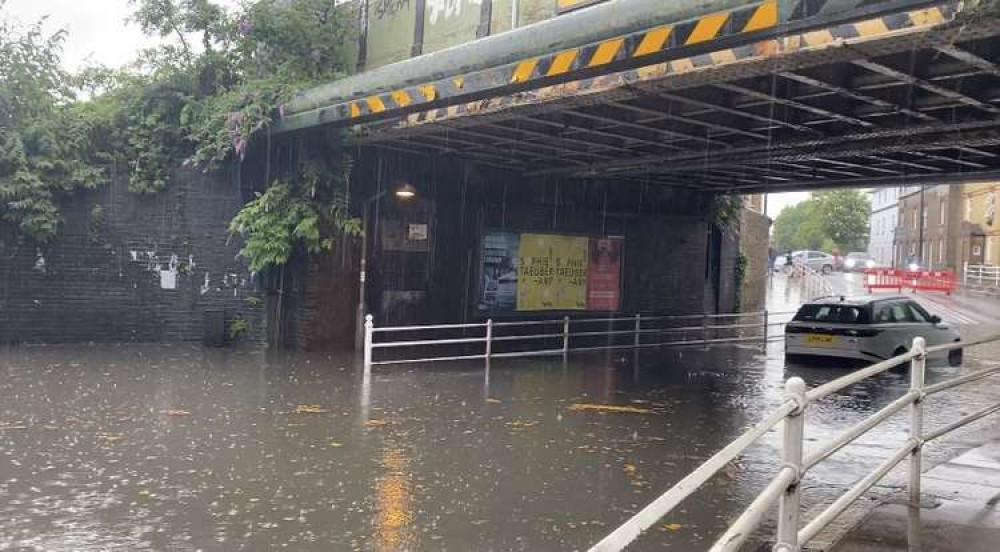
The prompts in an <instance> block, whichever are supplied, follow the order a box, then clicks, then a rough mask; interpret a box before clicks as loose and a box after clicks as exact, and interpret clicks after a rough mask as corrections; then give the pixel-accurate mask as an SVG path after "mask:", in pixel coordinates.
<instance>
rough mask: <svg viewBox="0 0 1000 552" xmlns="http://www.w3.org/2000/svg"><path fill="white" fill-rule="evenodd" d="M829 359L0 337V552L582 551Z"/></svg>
mask: <svg viewBox="0 0 1000 552" xmlns="http://www.w3.org/2000/svg"><path fill="white" fill-rule="evenodd" d="M997 352H998V351H996V350H992V351H991V350H983V351H982V352H977V351H972V352H970V353H969V354H968V357H969V360H968V362H967V366H966V367H965V368H948V367H943V366H942V367H934V368H932V369H931V371H930V374H929V377H928V379H929V381H930V382H934V381H937V380H939V379H941V378H943V377H949V376H952V375H956V374H958V373H961V372H962V371H963V370H969V369H972V368H973V367H975V366H981V365H982V364H983V363H987V362H990V361H989V360H983V359H988V358H991V357H992V358H1000V357H997V354H996V353H997ZM843 373H845V371H844V370H843V369H837V368H824V367H810V368H794V367H790V368H786V367H785V366H784V363H783V361H782V353H781V348H780V344H772V345H770V346H769V347H768V348H767V349H764V348H760V347H750V346H747V347H743V346H740V347H737V346H725V347H716V348H713V349H712V350H710V351H703V350H699V349H689V350H675V351H666V352H660V353H657V354H650V355H649V356H642V357H641V358H640V359H639V362H638V364H636V363H635V362H634V359H633V358H632V357H631V355H630V354H626V355H624V356H622V355H620V354H617V353H616V354H613V355H612V354H603V353H601V354H594V355H592V356H581V357H572V358H571V359H570V362H569V363H568V364H563V363H562V361H561V360H551V361H549V360H522V361H509V362H496V361H495V362H493V364H492V366H491V367H490V368H489V369H488V370H486V369H485V367H484V366H483V365H480V364H453V365H435V366H412V367H408V368H392V367H382V368H376V370H375V371H374V373H373V374H372V376H371V377H370V378H369V379H367V380H366V379H365V378H364V377H363V375H362V373H361V372H360V371H359V370H358V369H356V368H355V367H354V364H353V361H352V360H351V359H349V358H338V357H329V356H326V355H304V354H302V355H269V354H266V353H264V352H262V351H256V350H237V351H219V350H205V349H201V348H198V347H193V346H161V345H128V346H66V347H62V346H60V347H21V348H14V349H8V350H5V351H2V352H0V549H2V550H44V551H47V552H48V551H52V552H57V551H81V552H83V551H98V550H100V551H105V550H113V551H117V550H129V551H132V550H171V551H173V550H176V551H194V550H277V549H288V550H303V551H308V550H374V551H401V550H457V551H470V550H477V551H479V550H483V551H488V550H533V551H534V550H580V549H586V548H587V547H588V546H589V545H590V544H593V543H594V542H596V541H597V540H599V539H600V538H601V537H602V536H603V535H604V534H606V533H607V532H608V531H610V530H612V529H613V528H614V527H615V526H617V525H618V524H619V523H621V522H622V521H624V520H625V519H627V518H628V516H629V515H630V514H632V513H633V512H635V511H636V510H637V509H639V508H641V507H642V506H644V505H645V504H647V503H648V502H649V501H651V500H652V499H653V498H655V497H656V496H657V495H658V494H659V493H661V492H663V491H664V490H665V489H667V488H668V487H669V486H670V485H671V484H673V483H674V482H676V481H677V480H679V479H680V478H681V477H683V476H684V475H685V474H686V473H687V472H688V471H689V470H691V469H692V468H694V467H695V466H696V465H697V464H698V463H699V462H701V461H703V460H704V459H706V458H707V457H708V456H710V455H711V454H712V453H714V452H715V451H717V450H718V449H720V448H721V447H722V446H724V445H725V444H726V443H727V442H728V441H729V440H730V439H732V438H734V437H735V436H737V435H738V434H739V433H740V432H741V431H742V430H743V429H744V428H745V427H746V426H748V425H749V424H752V423H753V422H755V421H756V420H758V419H759V418H761V417H762V416H763V415H764V414H765V413H766V411H767V410H768V409H769V408H771V407H773V406H774V405H776V404H778V403H780V402H781V400H782V382H783V380H784V379H785V378H786V377H790V376H792V375H799V376H802V377H804V378H805V379H806V380H807V382H809V383H810V384H811V385H815V384H817V383H820V382H822V381H826V380H828V379H830V378H833V377H836V376H838V375H841V374H843ZM905 386H906V381H905V377H904V376H901V375H897V374H887V375H885V376H883V377H880V378H877V379H876V380H873V381H871V382H868V383H865V384H862V385H859V386H856V387H855V388H853V389H851V390H850V391H848V392H845V393H843V394H839V395H836V396H834V397H832V398H831V399H829V400H827V401H824V402H823V403H820V404H818V405H814V406H813V407H812V408H811V409H810V413H809V418H808V424H809V425H808V426H807V436H808V438H809V439H810V441H816V440H817V439H824V438H829V437H830V436H832V435H834V434H835V433H836V432H837V429H839V428H845V427H847V426H849V425H850V424H851V423H853V422H856V421H857V420H859V419H860V418H861V417H862V416H863V415H865V414H867V413H870V412H872V411H874V410H876V409H878V408H880V407H881V406H884V405H885V404H887V403H888V402H889V401H891V400H892V399H893V398H894V397H896V396H898V395H899V394H901V393H902V392H903V391H904V390H905ZM990 400H992V401H996V400H1000V386H998V385H997V384H996V383H995V382H990V381H989V380H987V381H984V382H980V383H979V384H976V385H974V386H973V388H972V389H970V390H968V391H963V392H957V393H950V394H945V395H942V396H940V397H938V396H935V398H934V399H932V400H931V401H930V403H929V408H928V411H929V418H930V421H929V422H928V424H927V425H928V427H934V425H935V422H934V421H933V420H936V419H950V417H951V416H955V415H957V413H958V412H968V411H971V410H973V409H975V408H976V407H977V406H979V405H982V404H985V403H986V402H988V401H990ZM574 404H614V405H624V406H632V407H635V408H637V409H640V410H639V411H638V412H632V413H598V412H588V411H577V410H572V409H570V408H569V407H570V406H571V405H574ZM300 405H301V406H300ZM310 410H317V411H316V412H310ZM904 415H905V413H904ZM987 423H988V422H987ZM905 431H906V426H905V421H904V420H903V419H902V418H894V419H893V422H892V423H890V424H889V425H887V426H885V427H883V428H880V429H879V430H878V431H877V432H876V433H874V434H873V435H871V436H869V437H866V438H864V439H863V440H862V441H861V442H860V443H859V444H858V445H855V446H852V447H851V448H849V449H847V450H845V451H844V452H841V453H839V454H838V455H837V456H835V457H834V458H833V459H832V460H831V461H830V463H829V464H824V465H822V466H820V467H818V468H817V469H816V470H815V471H814V472H813V473H811V474H810V476H809V479H808V480H807V483H806V501H807V503H810V501H811V502H815V501H816V500H821V499H829V496H830V492H832V489H836V488H839V487H840V486H843V485H846V484H849V483H850V482H851V481H853V480H855V479H857V478H858V477H860V474H861V472H862V470H864V469H866V468H871V467H873V466H874V465H876V464H877V463H878V462H879V460H880V458H882V457H884V456H885V455H886V454H888V452H889V451H890V449H891V448H893V447H894V446H896V444H897V443H899V442H901V441H902V440H903V438H904V436H905ZM970 434H971V435H975V433H970ZM778 446H779V439H778V432H772V433H770V434H768V435H767V436H765V437H764V438H763V439H762V441H761V444H760V445H759V446H757V447H755V448H754V449H752V450H751V451H750V452H749V453H748V454H747V455H746V456H745V457H744V458H742V459H741V460H740V461H739V462H737V463H735V464H734V465H731V466H730V467H729V468H727V470H726V473H724V474H722V475H720V476H718V477H717V478H715V479H714V480H713V481H712V482H711V484H710V485H709V486H708V487H707V488H706V489H705V490H704V491H703V492H700V493H698V494H697V495H695V496H694V497H692V499H691V500H690V501H689V502H687V503H686V504H685V505H684V506H683V509H681V510H680V511H678V512H677V513H676V514H674V515H671V516H668V517H667V518H666V519H664V520H662V524H661V525H659V526H657V527H656V528H655V529H654V530H653V531H651V532H650V533H649V534H648V535H646V536H644V537H643V538H642V539H641V540H640V541H638V542H637V544H636V546H635V547H634V548H633V549H634V550H654V549H655V550H659V549H663V548H668V549H673V550H684V551H688V550H700V549H704V548H707V547H708V545H709V543H710V541H711V540H712V539H713V538H714V537H716V536H718V535H719V534H720V532H721V531H722V530H723V529H724V527H725V525H726V523H727V521H728V520H731V519H732V518H734V517H735V515H737V513H738V512H739V510H740V509H741V508H742V507H744V506H746V505H747V504H748V503H749V501H750V500H751V499H752V498H753V496H754V495H755V493H756V492H757V491H758V490H759V489H760V488H762V487H763V485H764V484H765V482H766V480H767V478H769V477H770V476H771V475H772V474H773V473H774V471H775V469H776V467H777V465H778V464H779V462H778V461H777V456H778ZM934 450H935V449H933V448H932V450H931V455H933V454H935V452H934ZM937 454H939V455H940V454H943V452H938V453H937Z"/></svg>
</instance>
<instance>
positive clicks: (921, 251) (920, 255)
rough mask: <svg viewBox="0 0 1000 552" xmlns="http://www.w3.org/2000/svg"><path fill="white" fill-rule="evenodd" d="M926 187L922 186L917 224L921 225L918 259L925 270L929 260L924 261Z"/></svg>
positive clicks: (918, 238) (918, 240) (918, 239)
mask: <svg viewBox="0 0 1000 552" xmlns="http://www.w3.org/2000/svg"><path fill="white" fill-rule="evenodd" d="M925 188H926V186H923V185H921V186H920V216H919V219H920V220H919V221H918V222H917V224H919V225H920V232H919V233H918V234H917V236H918V237H917V258H918V259H920V267H921V268H923V269H926V268H927V259H924V219H925V218H926V217H925V216H924V215H925V214H926V212H925V211H924V210H925V209H926V208H927V207H925V206H924V189H925Z"/></svg>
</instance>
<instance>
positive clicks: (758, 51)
mask: <svg viewBox="0 0 1000 552" xmlns="http://www.w3.org/2000/svg"><path fill="white" fill-rule="evenodd" d="M957 9H958V3H957V2H951V3H948V4H946V5H941V6H936V7H930V8H926V9H919V10H912V11H908V12H901V13H898V14H892V15H887V16H883V17H876V18H872V19H868V20H864V21H859V22H856V23H847V24H843V25H838V26H835V27H830V28H827V29H821V30H817V31H812V32H807V33H803V34H798V35H793V36H788V37H785V38H784V39H782V42H783V44H784V46H783V47H784V48H785V49H786V50H797V49H803V48H813V47H822V46H824V45H827V44H830V43H832V42H835V41H839V40H851V39H859V38H869V37H875V36H879V35H883V34H887V33H890V32H894V31H902V30H906V29H913V28H916V27H924V26H929V25H936V24H940V23H944V22H946V21H948V20H950V19H951V17H952V16H953V15H954V14H955V12H956V11H957ZM648 32H652V31H648ZM767 42H769V43H772V44H775V43H774V41H767ZM765 44H766V43H759V42H758V43H752V44H747V45H744V46H739V47H736V48H727V49H724V50H719V51H715V52H710V53H707V54H702V55H697V56H691V57H685V58H680V59H675V60H671V61H667V62H663V63H657V64H654V65H651V66H647V67H640V68H638V69H633V70H628V71H623V72H619V73H615V74H612V75H605V76H601V77H591V78H586V79H582V80H579V81H573V82H571V83H566V84H564V85H556V86H553V87H549V88H556V87H558V86H562V87H565V88H566V89H564V90H561V91H560V93H561V94H567V93H583V92H588V91H596V90H597V89H607V88H613V87H615V86H623V85H624V84H626V83H632V84H634V83H636V82H641V81H644V80H650V79H656V78H662V77H665V76H668V75H673V74H680V73H687V72H689V71H694V70H699V69H704V68H707V67H712V66H717V65H723V64H727V63H734V62H740V61H746V60H749V59H753V58H761V57H766V56H770V55H773V54H774V53H776V48H778V46H772V47H764V45H765ZM570 86H572V90H569V88H568V87H570ZM543 95H545V94H544V93H540V94H538V96H543ZM553 95H558V94H553ZM514 103H516V98H515V97H513V96H509V95H507V96H497V97H495V98H491V99H490V100H489V101H488V104H484V103H482V102H472V103H461V104H457V105H452V106H449V107H443V108H439V109H431V110H427V111H423V112H418V113H413V114H410V115H408V116H407V117H406V121H405V123H404V125H419V124H425V123H431V122H434V121H440V120H444V119H451V118H454V117H458V116H462V115H466V114H469V113H471V112H474V111H475V112H482V111H484V108H485V109H489V110H493V109H501V108H503V107H506V106H509V105H512V104H514Z"/></svg>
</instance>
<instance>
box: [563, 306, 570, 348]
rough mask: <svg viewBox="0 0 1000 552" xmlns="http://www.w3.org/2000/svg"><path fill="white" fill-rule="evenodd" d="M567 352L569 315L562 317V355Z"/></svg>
mask: <svg viewBox="0 0 1000 552" xmlns="http://www.w3.org/2000/svg"><path fill="white" fill-rule="evenodd" d="M568 354H569V316H564V317H563V356H564V357H565V356H566V355H568Z"/></svg>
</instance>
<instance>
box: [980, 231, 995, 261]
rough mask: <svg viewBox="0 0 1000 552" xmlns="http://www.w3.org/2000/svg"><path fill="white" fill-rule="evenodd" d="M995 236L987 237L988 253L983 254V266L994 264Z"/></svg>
mask: <svg viewBox="0 0 1000 552" xmlns="http://www.w3.org/2000/svg"><path fill="white" fill-rule="evenodd" d="M993 260H994V259H993V236H986V251H984V252H983V264H988V265H991V264H993Z"/></svg>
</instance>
